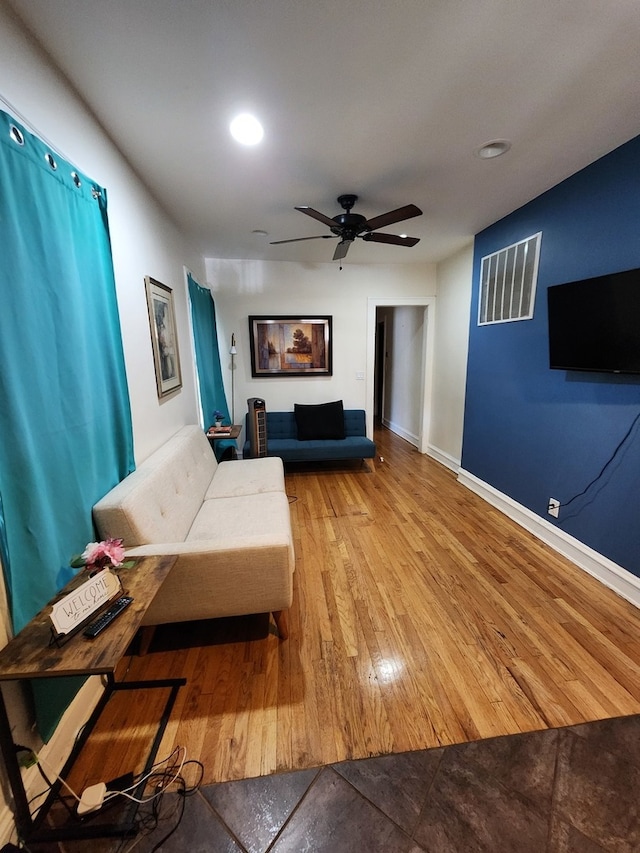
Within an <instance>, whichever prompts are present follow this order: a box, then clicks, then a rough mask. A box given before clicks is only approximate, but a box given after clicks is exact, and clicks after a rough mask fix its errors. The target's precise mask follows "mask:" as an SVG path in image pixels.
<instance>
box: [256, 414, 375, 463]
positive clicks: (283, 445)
mask: <svg viewBox="0 0 640 853" xmlns="http://www.w3.org/2000/svg"><path fill="white" fill-rule="evenodd" d="M325 405H330V404H321V405H319V406H298V405H296V411H294V412H269V411H267V413H266V415H267V456H279V457H280V458H281V459H283V460H284V461H285V462H329V461H337V460H343V459H373V458H374V457H375V455H376V446H375V443H374V442H373V441H372V440H371V439H370V438H367V436H366V421H365V412H364V409H344V410H342V413H343V416H344V438H322V437H321V438H313V437H311V438H301V437H300V435H305V436H306V435H311V436H313V435H314V434H315V433H314V430H313V428H309V426H308V421H309V418H308V417H307V418H306V420H307V424H306V431H305V430H303V429H302V422H301V420H300V417H301V414H300V410H301V409H304V410H305V416H308V415H309V413H311V415H312V418H311V420H313V419H314V418H319V419H322V418H323V410H324V406H325ZM334 414H335V411H334ZM246 419H247V424H246V426H247V427H248V419H249V415H247V416H246ZM329 432H331V430H329ZM245 434H246V435H248V429H247V431H246V433H245ZM318 434H319V435H322V434H323V429H322V425H321V424H319V428H318ZM242 455H243V456H244V458H245V459H248V458H249V457H250V456H251V447H250V442H249V440H247V441H245V444H244V447H243V453H242Z"/></svg>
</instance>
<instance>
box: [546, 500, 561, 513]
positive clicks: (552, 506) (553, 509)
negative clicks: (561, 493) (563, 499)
mask: <svg viewBox="0 0 640 853" xmlns="http://www.w3.org/2000/svg"><path fill="white" fill-rule="evenodd" d="M547 512H548V513H549V515H552V516H553V517H554V518H557V517H558V516H559V515H560V501H558V500H556V499H555V498H549V502H548V504H547Z"/></svg>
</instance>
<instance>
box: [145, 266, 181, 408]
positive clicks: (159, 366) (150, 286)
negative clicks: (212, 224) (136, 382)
mask: <svg viewBox="0 0 640 853" xmlns="http://www.w3.org/2000/svg"><path fill="white" fill-rule="evenodd" d="M144 281H145V285H146V288H147V309H148V311H149V326H150V329H151V346H152V349H153V363H154V366H155V369H156V386H157V389H158V399H160V400H161V399H162V398H163V397H166V396H167V395H169V394H173V393H175V392H176V391H178V390H179V389H180V388H182V374H181V373H180V353H179V352H178V335H177V331H176V315H175V309H174V305H173V291H172V290H171V288H170V287H167V286H166V284H161V283H160V282H159V281H156V280H155V279H153V278H151V277H150V276H145V279H144Z"/></svg>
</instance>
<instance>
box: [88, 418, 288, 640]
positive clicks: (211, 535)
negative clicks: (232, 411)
mask: <svg viewBox="0 0 640 853" xmlns="http://www.w3.org/2000/svg"><path fill="white" fill-rule="evenodd" d="M93 515H94V520H95V523H96V527H97V530H98V533H99V534H100V536H101V538H106V537H107V536H113V537H116V538H121V539H123V541H124V545H125V547H126V549H127V557H136V556H142V555H149V554H151V555H157V554H177V555H178V560H177V562H176V564H175V566H174V567H173V569H172V570H171V573H170V574H169V576H168V577H167V579H166V580H165V581H164V583H163V584H162V586H161V588H160V590H159V591H158V593H157V595H156V596H155V598H154V599H153V601H152V603H151V605H150V607H149V609H148V610H147V612H146V614H145V617H144V619H143V622H142V624H143V627H144V626H146V627H147V628H150V627H151V626H155V625H159V624H163V623H166V622H183V621H189V620H194V619H211V618H215V617H219V616H238V615H244V614H249V613H272V614H273V616H274V620H275V623H276V626H277V628H278V633H279V635H280V637H281V638H282V639H284V638H286V636H287V633H288V632H287V620H286V611H287V609H288V608H289V606H290V605H291V601H292V597H293V571H294V562H295V558H294V550H293V536H292V532H291V518H290V513H289V501H288V499H287V495H286V492H285V486H284V470H283V464H282V460H281V459H279V458H276V457H268V458H260V459H245V460H238V461H229V462H217V461H216V458H215V456H214V454H213V452H212V449H211V446H210V445H209V441H208V440H207V438H206V436H205V434H204V432H203V431H202V429H201V428H200V427H199V426H195V425H194V426H186V427H183V428H182V429H181V430H180V431H179V432H177V433H176V434H175V435H174V436H173V437H172V438H170V439H169V440H168V441H167V442H166V443H165V444H164V445H162V446H161V447H160V448H159V449H158V450H157V451H156V452H155V453H153V454H152V455H151V456H150V457H148V458H147V459H145V460H144V461H143V462H142V463H141V464H140V465H139V466H138V468H137V469H136V470H135V471H134V472H133V473H132V474H130V475H129V476H128V477H126V478H125V479H124V480H123V481H122V482H121V483H119V484H118V485H117V486H115V487H114V488H113V489H112V490H111V491H110V492H108V494H106V495H105V496H104V497H103V498H102V499H101V500H99V501H98V503H97V504H96V505H95V506H94V508H93ZM151 636H152V631H149V630H147V631H145V632H144V634H143V651H146V648H148V645H149V643H150V641H151Z"/></svg>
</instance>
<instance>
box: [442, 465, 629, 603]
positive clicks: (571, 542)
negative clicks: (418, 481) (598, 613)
mask: <svg viewBox="0 0 640 853" xmlns="http://www.w3.org/2000/svg"><path fill="white" fill-rule="evenodd" d="M458 480H459V482H460V483H462V485H463V486H466V487H467V488H468V489H471V491H472V492H475V493H476V494H477V495H479V496H480V497H481V498H483V499H484V500H485V501H487V502H488V503H490V504H491V505H492V506H494V507H496V509H499V510H500V512H503V513H504V514H505V515H507V516H509V518H511V519H513V521H515V522H517V524H519V525H520V526H521V527H524V528H525V530H528V531H529V532H530V533H533V535H534V536H536V537H537V538H538V539H541V540H542V541H543V542H545V543H546V544H547V545H549V546H550V547H551V548H553V549H554V551H558V552H559V553H560V554H562V555H563V556H565V557H567V559H569V560H571V562H572V563H575V565H576V566H578V567H579V568H581V569H583V570H584V571H585V572H587V573H588V574H590V575H592V576H593V577H595V578H597V579H598V580H599V581H600V582H601V583H603V584H604V585H605V586H608V587H609V589H612V590H613V591H614V592H617V593H618V595H620V596H621V597H622V598H624V599H626V600H627V601H629V602H631V604H634V605H635V606H636V607H639V608H640V578H638V577H636V576H635V575H634V574H632V573H631V572H629V571H627V569H624V568H623V567H622V566H619V565H618V564H617V563H614V562H613V560H609V559H608V557H605V556H603V555H602V554H600V553H598V551H594V550H593V548H589V546H588V545H585V544H584V542H580V540H579V539H576V538H575V537H573V536H570V535H569V534H568V533H565V531H564V530H561V529H560V528H558V527H556V526H555V525H553V524H551V523H550V522H549V521H547V520H546V519H544V518H541V517H540V516H539V515H536V514H535V513H534V512H532V511H531V510H530V509H527V507H525V506H522V504H519V503H518V502H517V501H514V500H513V498H510V497H509V496H508V495H505V494H504V493H503V492H499V491H498V490H497V489H494V488H493V486H490V485H489V484H488V483H485V482H484V481H482V480H479V479H478V478H477V477H475V476H474V475H473V474H470V473H469V472H468V471H465V470H464V468H460V470H459V472H458Z"/></svg>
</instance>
